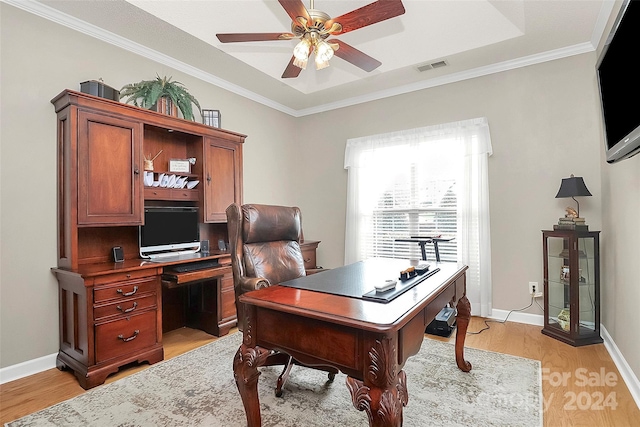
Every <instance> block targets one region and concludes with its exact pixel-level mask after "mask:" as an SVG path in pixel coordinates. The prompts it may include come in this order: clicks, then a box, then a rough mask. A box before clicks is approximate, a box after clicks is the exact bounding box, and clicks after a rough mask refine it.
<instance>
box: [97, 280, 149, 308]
mask: <svg viewBox="0 0 640 427" xmlns="http://www.w3.org/2000/svg"><path fill="white" fill-rule="evenodd" d="M158 283H160V276H151V277H146V278H143V279H139V280H128V281H126V282H121V283H114V284H112V285H109V286H102V287H99V288H95V289H94V291H93V300H94V302H95V303H96V304H99V303H101V302H105V301H112V300H119V299H123V298H127V297H134V296H138V295H142V294H145V293H154V294H155V292H156V290H157V286H158Z"/></svg>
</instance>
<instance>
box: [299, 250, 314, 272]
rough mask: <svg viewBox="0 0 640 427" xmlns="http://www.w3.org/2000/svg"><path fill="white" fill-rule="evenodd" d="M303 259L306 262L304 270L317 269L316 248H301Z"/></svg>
mask: <svg viewBox="0 0 640 427" xmlns="http://www.w3.org/2000/svg"><path fill="white" fill-rule="evenodd" d="M301 249H302V259H303V260H304V268H305V270H306V269H313V268H316V248H304V247H303V248H301Z"/></svg>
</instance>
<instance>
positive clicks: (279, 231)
mask: <svg viewBox="0 0 640 427" xmlns="http://www.w3.org/2000/svg"><path fill="white" fill-rule="evenodd" d="M226 212H227V228H228V232H229V250H230V252H231V266H232V269H233V285H234V290H235V296H236V312H237V315H238V329H239V330H240V331H243V330H244V326H245V325H244V322H245V318H244V315H243V314H244V307H243V304H242V303H240V302H239V301H238V298H239V297H240V295H242V294H244V293H245V292H249V291H253V290H256V289H261V288H265V287H268V286H271V285H275V284H278V283H280V282H285V281H287V280H292V279H296V278H298V277H301V276H305V275H306V273H305V269H304V260H303V258H302V251H301V250H300V238H301V236H302V215H301V213H300V209H299V208H297V207H286V206H272V205H256V204H253V205H251V204H247V205H243V206H239V205H237V204H235V203H234V204H232V205H230V206H229V207H228V208H227V211H226ZM294 364H299V365H302V364H301V363H299V362H297V361H296V360H295V359H293V358H292V357H291V356H289V355H288V354H285V353H282V352H278V353H276V354H274V355H272V356H269V359H268V360H267V363H266V364H265V365H266V366H271V365H284V370H283V371H282V374H281V375H280V377H279V378H278V382H277V384H276V396H278V397H279V396H281V395H282V387H283V386H284V384H285V382H286V381H287V378H288V376H289V372H290V370H291V367H292V366H293V365H294ZM303 366H304V365H303ZM313 368H315V369H320V370H323V371H326V372H328V373H329V380H330V381H333V379H334V378H335V374H336V373H337V372H338V371H337V370H336V369H335V368H331V367H313Z"/></svg>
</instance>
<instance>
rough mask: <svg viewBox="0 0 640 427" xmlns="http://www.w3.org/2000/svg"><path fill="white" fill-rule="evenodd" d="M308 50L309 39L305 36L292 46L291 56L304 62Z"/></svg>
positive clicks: (309, 48) (309, 49)
mask: <svg viewBox="0 0 640 427" xmlns="http://www.w3.org/2000/svg"><path fill="white" fill-rule="evenodd" d="M309 52H311V41H310V40H309V39H308V38H306V37H304V38H303V39H302V40H300V43H298V44H297V45H296V47H294V48H293V56H295V57H296V59H299V60H300V61H305V62H306V61H307V59H309Z"/></svg>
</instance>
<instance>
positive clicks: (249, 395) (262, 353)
mask: <svg viewBox="0 0 640 427" xmlns="http://www.w3.org/2000/svg"><path fill="white" fill-rule="evenodd" d="M271 353H272V352H271V351H270V350H267V349H264V348H261V347H249V346H248V345H246V344H244V343H243V344H242V345H241V346H240V348H239V349H238V352H237V353H236V356H235V358H234V359H233V376H234V378H235V380H236V386H237V387H238V391H239V392H240V397H241V398H242V404H243V405H244V411H245V413H246V414H247V426H249V427H260V425H262V420H261V419H260V401H259V399H258V377H259V376H260V372H258V367H259V366H262V365H263V364H264V363H265V361H266V359H267V357H269V355H271Z"/></svg>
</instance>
